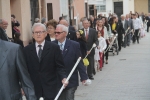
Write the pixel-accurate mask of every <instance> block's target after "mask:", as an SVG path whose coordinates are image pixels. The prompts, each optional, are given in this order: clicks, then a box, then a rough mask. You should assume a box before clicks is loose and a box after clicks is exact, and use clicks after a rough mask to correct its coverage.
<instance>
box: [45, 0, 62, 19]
mask: <svg viewBox="0 0 150 100" xmlns="http://www.w3.org/2000/svg"><path fill="white" fill-rule="evenodd" d="M47 3H52V4H53V19H55V20H57V21H58V20H59V17H60V16H61V15H60V5H59V4H60V1H59V0H46V5H45V8H46V9H45V10H46V12H45V13H46V17H47Z"/></svg>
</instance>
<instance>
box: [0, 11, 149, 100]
mask: <svg viewBox="0 0 150 100" xmlns="http://www.w3.org/2000/svg"><path fill="white" fill-rule="evenodd" d="M11 18H12V39H11V38H9V37H8V36H7V32H6V29H7V26H8V22H7V21H6V20H4V19H0V59H1V60H0V68H1V69H2V70H1V71H2V72H1V71H0V73H1V74H0V76H5V77H4V78H3V80H0V83H1V86H0V88H1V93H2V95H1V94H0V98H2V99H3V100H11V99H10V98H15V99H17V100H19V98H21V92H22V94H24V95H25V96H26V97H27V99H28V100H39V98H40V97H44V100H54V98H55V96H56V94H57V93H58V91H59V89H60V88H61V86H62V84H64V85H65V89H64V90H63V92H62V93H61V95H60V97H59V99H58V100H74V94H75V91H76V90H77V87H78V85H79V81H81V82H82V83H83V84H86V81H87V80H88V79H90V80H94V75H95V74H96V73H97V72H99V71H102V68H103V67H104V65H105V64H108V57H109V49H110V44H111V43H112V42H113V41H112V40H111V39H113V38H114V37H117V38H116V39H117V40H118V50H119V52H120V51H121V49H122V47H124V48H126V46H130V45H131V41H132V42H133V44H135V43H136V41H137V43H138V44H139V43H140V42H139V40H140V38H142V37H144V36H145V32H146V31H147V32H149V26H150V14H149V15H148V16H147V15H146V14H145V15H144V14H143V13H141V14H138V13H137V12H136V13H134V14H133V13H132V12H130V13H129V14H126V15H121V16H117V15H116V14H109V16H108V17H106V16H103V15H102V14H99V15H98V17H94V16H92V15H91V16H90V17H89V18H87V17H83V18H81V20H80V23H79V25H78V30H77V28H75V27H73V26H71V25H69V23H68V21H67V20H66V19H64V18H63V17H60V20H59V22H57V21H56V20H55V19H51V20H49V21H48V22H46V18H42V20H41V21H40V19H39V18H36V19H35V23H34V25H33V26H32V36H33V43H31V44H29V45H27V46H25V47H24V45H23V42H22V41H21V40H20V35H21V33H20V30H19V28H18V27H19V26H20V24H19V22H18V21H17V20H16V17H15V15H12V16H11ZM6 41H9V42H6ZM11 42H14V43H17V44H19V45H20V46H19V45H17V44H14V43H11ZM94 44H95V45H96V47H94V48H93V45H94ZM91 48H93V49H91ZM22 49H23V50H22ZM8 55H9V56H10V57H8ZM79 57H81V58H82V59H84V58H87V60H88V62H89V64H88V65H85V62H83V60H81V61H80V62H79V64H78V66H77V68H76V69H75V71H74V72H73V74H72V76H71V78H70V80H69V81H66V78H67V76H68V75H69V73H70V72H71V70H72V68H73V67H74V65H75V64H76V61H77V59H78V58H79ZM78 76H80V79H79V77H78ZM10 83H11V85H10ZM6 87H7V93H6V91H5V90H6ZM20 87H21V88H20Z"/></svg>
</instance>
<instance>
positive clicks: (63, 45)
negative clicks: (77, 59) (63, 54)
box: [58, 39, 66, 50]
mask: <svg viewBox="0 0 150 100" xmlns="http://www.w3.org/2000/svg"><path fill="white" fill-rule="evenodd" d="M65 43H66V39H65V40H64V41H63V42H62V43H60V42H59V41H58V45H59V46H60V45H61V44H62V49H63V50H64V47H65Z"/></svg>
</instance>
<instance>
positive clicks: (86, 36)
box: [85, 30, 88, 40]
mask: <svg viewBox="0 0 150 100" xmlns="http://www.w3.org/2000/svg"><path fill="white" fill-rule="evenodd" d="M85 31H86V34H85V38H86V40H87V39H88V30H85Z"/></svg>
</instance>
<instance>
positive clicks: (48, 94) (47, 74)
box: [24, 23, 68, 100]
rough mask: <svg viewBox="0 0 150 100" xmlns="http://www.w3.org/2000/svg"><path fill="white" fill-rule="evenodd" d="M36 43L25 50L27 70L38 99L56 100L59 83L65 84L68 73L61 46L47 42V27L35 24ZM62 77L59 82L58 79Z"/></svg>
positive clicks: (34, 35)
mask: <svg viewBox="0 0 150 100" xmlns="http://www.w3.org/2000/svg"><path fill="white" fill-rule="evenodd" d="M32 32H33V38H34V39H35V43H33V44H30V45H28V46H27V47H25V48H24V53H25V58H26V62H27V68H28V70H29V73H30V76H31V79H32V82H33V84H34V86H35V94H36V96H37V98H38V99H39V98H40V97H44V100H54V98H55V96H56V94H57V90H58V81H59V82H62V83H63V84H65V86H66V85H67V84H68V83H65V80H66V72H65V69H64V62H63V58H62V55H61V52H60V49H59V46H58V45H56V44H55V43H52V42H48V41H46V40H45V37H46V36H47V33H46V27H45V25H43V24H41V23H35V24H34V25H33V27H32ZM58 76H59V77H60V80H58V78H57V77H58Z"/></svg>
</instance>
